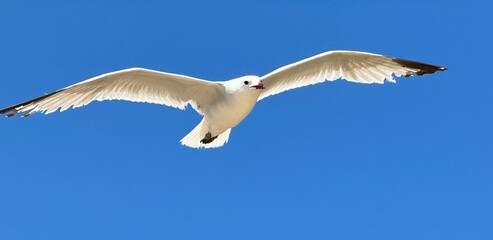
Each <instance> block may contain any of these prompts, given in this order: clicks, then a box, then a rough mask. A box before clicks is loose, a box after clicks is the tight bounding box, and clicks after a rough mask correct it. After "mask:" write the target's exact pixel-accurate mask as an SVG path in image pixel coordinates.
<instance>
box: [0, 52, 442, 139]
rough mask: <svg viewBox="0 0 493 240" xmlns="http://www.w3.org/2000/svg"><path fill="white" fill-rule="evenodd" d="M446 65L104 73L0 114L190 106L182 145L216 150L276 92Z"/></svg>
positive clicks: (356, 62)
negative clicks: (193, 115)
mask: <svg viewBox="0 0 493 240" xmlns="http://www.w3.org/2000/svg"><path fill="white" fill-rule="evenodd" d="M445 70H447V69H446V68H444V67H440V66H435V65H430V64H426V63H420V62H415V61H409V60H404V59H398V58H392V57H387V56H383V55H378V54H372V53H366V52H355V51H329V52H325V53H321V54H318V55H315V56H313V57H310V58H307V59H303V60H301V61H298V62H295V63H292V64H289V65H286V66H283V67H281V68H278V69H276V70H274V71H272V72H270V73H268V74H266V75H264V76H262V77H258V76H244V77H239V78H235V79H232V80H229V81H223V82H212V81H207V80H202V79H198V78H193V77H189V76H185V75H178V74H173V73H166V72H159V71H153V70H149V69H143V68H129V69H124V70H120V71H116V72H110V73H106V74H103V75H100V76H97V77H93V78H91V79H88V80H85V81H82V82H79V83H76V84H74V85H71V86H68V87H66V88H62V89H60V90H58V91H55V92H53V93H50V94H46V95H44V96H41V97H38V98H35V99H31V100H29V101H26V102H23V103H19V104H16V105H14V106H11V107H8V108H5V109H2V110H0V114H7V116H8V117H12V116H14V115H16V114H17V113H23V116H24V117H27V116H29V115H30V114H32V113H35V112H42V113H45V114H48V113H52V112H55V111H57V110H58V109H60V111H65V110H67V109H69V108H70V107H72V108H77V107H82V106H85V105H87V104H89V103H91V102H92V101H95V100H97V101H104V100H127V101H132V102H147V103H156V104H162V105H166V106H170V107H175V108H179V109H185V107H186V106H187V105H188V104H190V105H191V106H192V108H193V109H195V111H197V112H198V113H199V114H201V115H203V116H204V117H203V118H202V121H201V122H200V123H199V124H198V125H197V126H196V127H195V128H194V129H193V130H192V131H191V132H190V133H188V134H187V135H186V136H185V137H184V138H183V139H181V141H180V142H181V144H183V145H185V146H188V147H192V148H213V147H220V146H223V145H224V144H225V143H226V142H228V138H229V134H230V132H231V128H233V127H235V126H236V125H238V124H239V123H240V122H241V121H242V120H243V119H244V118H245V117H246V116H247V115H248V114H249V113H250V111H252V109H253V107H254V106H255V104H256V103H257V102H258V101H260V100H262V99H264V98H266V97H268V96H272V95H274V94H278V93H281V92H284V91H287V90H290V89H294V88H299V87H304V86H308V85H312V84H316V83H321V82H325V81H334V80H337V79H345V80H347V81H350V82H358V83H384V82H385V80H386V81H389V82H395V80H394V77H400V76H405V77H410V76H413V75H423V74H431V73H435V72H436V71H445Z"/></svg>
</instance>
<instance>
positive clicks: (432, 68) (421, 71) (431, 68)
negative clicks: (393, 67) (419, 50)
mask: <svg viewBox="0 0 493 240" xmlns="http://www.w3.org/2000/svg"><path fill="white" fill-rule="evenodd" d="M392 61H394V62H396V63H398V64H399V65H401V66H403V67H407V68H412V69H418V70H417V71H416V72H413V73H410V74H406V77H409V76H411V75H412V74H416V75H418V76H421V75H425V74H433V73H435V72H437V71H447V70H448V69H447V68H446V67H440V66H436V65H431V64H427V63H421V62H415V61H410V60H405V59H399V58H393V59H392Z"/></svg>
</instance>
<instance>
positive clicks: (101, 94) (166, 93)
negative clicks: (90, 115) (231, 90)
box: [0, 68, 224, 116]
mask: <svg viewBox="0 0 493 240" xmlns="http://www.w3.org/2000/svg"><path fill="white" fill-rule="evenodd" d="M222 92H224V87H223V86H222V85H220V84H218V83H214V82H209V81H205V80H201V79H196V78H192V77H188V76H183V75H177V74H171V73H165V72H158V71H153V70H148V69H142V68H130V69H125V70H121V71H116V72H111V73H107V74H103V75H100V76H97V77H94V78H91V79H88V80H86V81H83V82H79V83H77V84H74V85H71V86H69V87H66V88H63V89H60V90H58V91H56V92H54V93H51V94H48V95H45V96H41V97H39V98H36V99H32V100H29V101H26V102H24V103H21V104H17V105H14V106H11V107H9V108H6V109H3V110H0V114H4V113H8V116H13V115H15V114H17V113H19V112H20V113H24V116H28V115H29V114H31V113H35V112H44V113H46V114H48V113H52V112H55V111H56V110H58V109H60V111H65V110H67V109H69V108H70V107H72V108H77V107H82V106H85V105H87V104H89V103H91V102H92V101H103V100H127V101H132V102H147V103H155V104H162V105H166V106H170V107H175V108H179V109H184V108H185V107H186V106H187V104H191V105H192V107H193V108H194V109H195V110H196V111H197V112H199V113H200V114H204V110H205V109H206V108H207V106H210V105H211V104H212V103H213V102H214V101H216V99H217V96H219V94H221V93H222Z"/></svg>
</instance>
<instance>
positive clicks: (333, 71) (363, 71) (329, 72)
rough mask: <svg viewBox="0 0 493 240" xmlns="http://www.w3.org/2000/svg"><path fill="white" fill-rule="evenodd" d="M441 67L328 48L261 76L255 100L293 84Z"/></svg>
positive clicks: (375, 78) (377, 79) (378, 79)
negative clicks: (260, 85) (261, 85)
mask: <svg viewBox="0 0 493 240" xmlns="http://www.w3.org/2000/svg"><path fill="white" fill-rule="evenodd" d="M445 70H447V69H446V68H444V67H439V66H434V65H430V64H426V63H420V62H414V61H409V60H404V59H398V58H392V57H387V56H383V55H378V54H372V53H365V52H354V51H329V52H325V53H321V54H319V55H316V56H313V57H310V58H307V59H304V60H301V61H299V62H295V63H292V64H289V65H286V66H284V67H281V68H278V69H277V70H274V71H273V72H271V73H269V74H267V75H265V76H263V77H262V82H263V84H264V86H265V90H262V93H261V94H260V97H259V98H258V100H259V101H260V100H261V99H263V98H265V97H268V96H271V95H274V94H278V93H281V92H284V91H287V90H290V89H293V88H299V87H304V86H308V85H312V84H316V83H321V82H324V81H334V80H337V79H345V80H347V81H351V82H358V83H384V81H385V80H387V81H389V82H395V80H394V76H395V77H400V76H406V77H410V76H412V75H414V74H416V75H423V74H429V73H434V72H436V71H445Z"/></svg>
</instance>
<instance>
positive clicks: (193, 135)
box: [180, 119, 231, 148]
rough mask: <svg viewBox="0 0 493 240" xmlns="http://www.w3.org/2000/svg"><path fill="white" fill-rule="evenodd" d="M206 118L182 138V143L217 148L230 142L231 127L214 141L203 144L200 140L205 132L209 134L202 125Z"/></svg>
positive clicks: (190, 145) (189, 145) (195, 146)
mask: <svg viewBox="0 0 493 240" xmlns="http://www.w3.org/2000/svg"><path fill="white" fill-rule="evenodd" d="M203 123H204V120H203V119H202V121H201V122H200V123H199V125H197V126H196V127H195V128H194V129H193V130H192V131H191V132H190V133H188V134H187V135H186V136H185V137H183V138H182V139H181V140H180V143H181V144H182V145H185V146H187V147H191V148H216V147H220V146H222V145H224V144H226V143H227V142H228V139H229V133H231V128H230V129H228V130H226V131H224V132H223V133H221V134H219V136H217V138H216V139H214V141H212V142H211V143H207V144H203V143H201V142H200V140H202V138H204V136H205V134H207V129H206V128H205V127H202V126H203Z"/></svg>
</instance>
